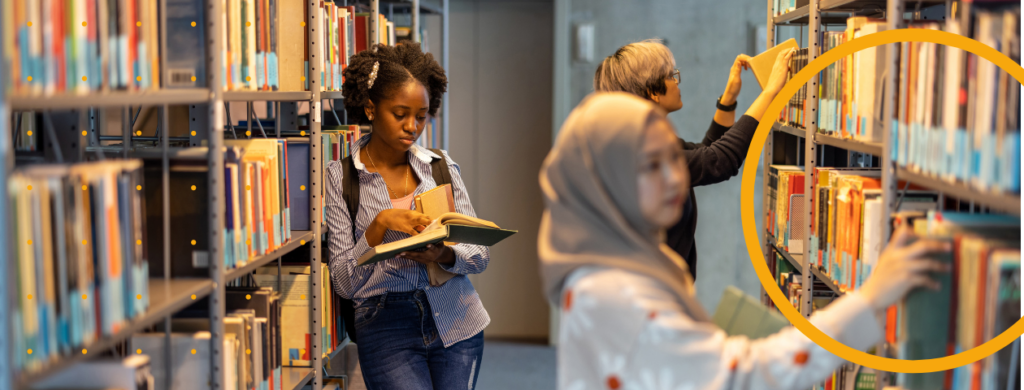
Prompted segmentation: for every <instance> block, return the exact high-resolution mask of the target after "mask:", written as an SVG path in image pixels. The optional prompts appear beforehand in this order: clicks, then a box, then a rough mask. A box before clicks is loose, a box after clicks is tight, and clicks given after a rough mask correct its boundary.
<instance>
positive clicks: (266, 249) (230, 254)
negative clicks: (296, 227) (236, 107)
mask: <svg viewBox="0 0 1024 390" xmlns="http://www.w3.org/2000/svg"><path fill="white" fill-rule="evenodd" d="M224 144H225V146H227V148H226V154H225V158H224V191H225V218H224V221H225V225H226V226H225V231H224V233H225V234H224V235H223V237H224V240H225V241H224V264H225V266H227V267H228V268H234V267H240V266H243V265H245V264H246V262H247V261H248V260H249V259H252V258H254V257H257V256H261V255H265V254H268V253H270V252H272V251H273V250H275V249H277V248H279V247H280V246H281V245H284V243H285V242H287V241H288V240H290V239H291V236H292V233H291V231H292V229H291V221H292V219H291V208H290V204H291V199H292V197H293V196H292V195H291V193H290V192H289V189H290V183H289V180H288V179H289V173H290V172H289V169H288V168H289V165H288V162H289V159H288V150H289V147H288V141H287V140H285V139H276V138H252V139H233V140H224ZM308 165H309V164H308V163H307V164H304V166H308ZM303 185H305V184H303ZM302 192H303V191H300V193H302ZM300 196H301V194H300ZM307 196H308V195H307Z"/></svg>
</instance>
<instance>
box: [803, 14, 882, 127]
mask: <svg viewBox="0 0 1024 390" xmlns="http://www.w3.org/2000/svg"><path fill="white" fill-rule="evenodd" d="M885 29H886V21H885V20H884V19H870V18H867V17H860V16H858V17H852V18H849V19H847V20H846V30H844V31H824V32H822V33H821V38H820V39H821V42H822V53H824V52H826V51H828V50H831V49H834V48H835V47H837V46H839V45H842V44H844V43H846V42H848V41H850V40H853V39H857V38H860V37H863V36H865V35H869V34H873V33H876V32H880V31H884V30H885ZM885 55H886V52H885V47H884V46H878V47H872V48H868V49H864V50H861V51H858V52H856V53H853V54H851V55H848V56H846V57H843V58H842V59H840V60H839V61H836V62H834V63H832V64H831V65H829V66H828V67H827V68H825V70H823V71H822V72H821V74H820V75H819V76H818V79H819V83H818V87H819V96H820V100H819V101H818V116H817V120H818V132H819V133H824V134H829V135H832V136H835V137H840V138H847V139H850V138H852V139H856V140H860V141H864V142H875V143H877V142H882V134H883V133H884V127H883V120H882V119H883V116H884V110H883V106H882V102H883V99H882V97H883V96H882V91H884V85H883V83H885V80H886V79H885V77H882V76H883V74H884V72H885Z"/></svg>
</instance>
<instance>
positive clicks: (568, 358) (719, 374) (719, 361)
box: [558, 267, 882, 390]
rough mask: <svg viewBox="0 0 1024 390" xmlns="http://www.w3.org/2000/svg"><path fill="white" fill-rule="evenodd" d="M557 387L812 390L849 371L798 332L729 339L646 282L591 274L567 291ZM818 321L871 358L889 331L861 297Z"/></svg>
mask: <svg viewBox="0 0 1024 390" xmlns="http://www.w3.org/2000/svg"><path fill="white" fill-rule="evenodd" d="M561 306H562V307H561V309H562V319H561V324H560V329H559V336H558V337H559V347H558V388H559V389H560V390H584V389H588V390H589V389H626V390H631V389H637V390H639V389H644V390H690V389H793V390H796V389H806V388H810V387H811V386H812V385H813V384H815V383H819V382H821V381H824V380H825V379H826V378H827V377H828V376H829V375H831V373H832V371H834V370H835V369H836V368H838V367H839V366H840V365H841V364H842V363H843V360H841V359H840V358H839V357H837V356H835V355H833V354H832V353H830V352H828V351H826V350H825V349H823V348H821V347H819V346H817V345H816V344H814V343H813V342H812V341H811V340H809V339H808V338H807V337H805V336H804V335H803V334H802V333H800V331H799V330H797V329H796V328H792V327H787V328H786V329H784V330H782V331H780V332H778V333H776V334H774V335H772V336H770V337H767V338H764V339H757V340H750V339H748V338H746V337H729V336H726V334H725V332H723V331H722V330H721V329H719V328H718V327H716V326H715V325H713V324H711V323H702V322H696V321H694V320H692V319H691V318H690V317H689V316H687V315H686V314H685V313H684V312H683V309H682V308H681V306H680V305H679V303H678V301H677V300H676V299H675V298H674V295H673V293H672V292H671V290H669V289H668V288H666V287H663V286H662V285H661V284H660V283H659V282H657V281H656V280H654V279H651V278H649V277H646V276H642V275H639V274H635V273H631V272H628V271H624V270H619V269H611V268H604V267H584V268H581V269H578V270H576V271H574V272H573V273H572V274H571V275H570V276H569V278H568V279H567V280H566V284H565V287H564V288H563V291H562V303H561ZM810 321H811V322H812V323H813V324H814V325H815V326H817V327H818V328H819V329H821V331H822V332H825V333H826V334H828V335H829V336H831V337H832V338H834V339H836V340H837V341H839V342H842V343H844V344H846V345H848V346H850V347H852V348H856V349H858V350H862V351H863V350H865V349H867V348H869V347H870V346H871V345H873V344H874V343H875V342H877V341H879V340H881V337H882V330H881V327H880V324H879V323H878V321H877V320H876V317H875V313H874V312H873V311H872V310H871V308H870V306H869V304H868V303H867V301H865V300H864V299H863V298H862V297H861V296H859V295H858V294H856V293H852V294H847V295H846V296H844V297H842V298H840V299H837V300H836V301H835V302H833V303H832V304H831V305H829V307H828V308H826V309H823V310H819V311H817V312H816V313H815V314H814V315H812V316H811V318H810Z"/></svg>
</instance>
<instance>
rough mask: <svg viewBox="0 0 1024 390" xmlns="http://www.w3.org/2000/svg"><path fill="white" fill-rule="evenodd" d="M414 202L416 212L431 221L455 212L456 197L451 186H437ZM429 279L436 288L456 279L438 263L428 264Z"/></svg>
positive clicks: (417, 197) (420, 195) (418, 196)
mask: <svg viewBox="0 0 1024 390" xmlns="http://www.w3.org/2000/svg"><path fill="white" fill-rule="evenodd" d="M414 201H415V203H416V210H419V212H421V213H423V215H426V216H427V217H428V218H430V219H431V220H434V219H436V218H438V217H440V216H441V215H444V214H445V213H453V212H455V196H454V194H453V193H452V186H451V184H445V185H441V186H437V187H434V188H432V189H430V190H428V191H425V192H423V193H422V194H419V195H417V196H416V198H415V199H414ZM445 245H449V243H447V242H446V243H445ZM427 277H428V278H429V279H430V285H431V286H435V287H436V286H440V285H442V284H444V283H445V282H447V281H448V280H449V279H451V278H453V277H455V274H453V273H451V272H448V271H445V270H444V269H442V268H441V266H439V265H437V263H430V264H427Z"/></svg>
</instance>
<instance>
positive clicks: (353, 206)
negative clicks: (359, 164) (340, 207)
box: [341, 156, 359, 236]
mask: <svg viewBox="0 0 1024 390" xmlns="http://www.w3.org/2000/svg"><path fill="white" fill-rule="evenodd" d="M341 170H342V176H341V198H342V199H344V200H345V205H346V206H348V216H349V218H351V219H352V234H353V236H354V235H355V231H356V222H355V221H356V214H357V213H358V212H359V170H358V169H356V165H355V164H353V163H352V156H348V157H345V158H343V159H342V160H341Z"/></svg>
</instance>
